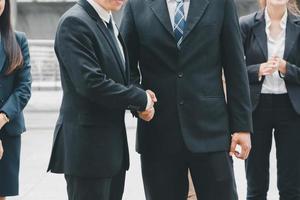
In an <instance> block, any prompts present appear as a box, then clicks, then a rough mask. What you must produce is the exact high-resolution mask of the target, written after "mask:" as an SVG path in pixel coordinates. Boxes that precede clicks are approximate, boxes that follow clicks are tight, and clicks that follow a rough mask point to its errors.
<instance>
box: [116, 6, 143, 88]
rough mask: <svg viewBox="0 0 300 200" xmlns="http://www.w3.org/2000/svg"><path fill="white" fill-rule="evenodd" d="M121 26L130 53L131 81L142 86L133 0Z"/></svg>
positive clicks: (126, 8) (125, 11)
mask: <svg viewBox="0 0 300 200" xmlns="http://www.w3.org/2000/svg"><path fill="white" fill-rule="evenodd" d="M122 19H123V20H122V23H121V26H120V32H121V34H122V36H123V38H124V41H125V44H126V46H127V49H128V55H129V60H130V81H131V83H132V84H134V85H136V86H137V87H140V88H142V86H141V84H140V82H141V74H140V70H139V67H138V61H139V36H138V34H137V31H136V28H135V21H134V17H133V13H132V7H131V2H130V1H128V2H127V4H126V6H125V9H124V15H123V18H122Z"/></svg>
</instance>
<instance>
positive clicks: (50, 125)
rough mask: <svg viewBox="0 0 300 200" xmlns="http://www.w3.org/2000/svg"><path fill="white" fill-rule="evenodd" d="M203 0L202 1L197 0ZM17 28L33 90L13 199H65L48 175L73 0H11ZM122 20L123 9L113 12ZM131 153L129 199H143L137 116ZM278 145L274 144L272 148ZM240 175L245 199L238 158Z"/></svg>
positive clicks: (243, 10)
mask: <svg viewBox="0 0 300 200" xmlns="http://www.w3.org/2000/svg"><path fill="white" fill-rule="evenodd" d="M198 1H200V0H198ZM235 1H236V5H237V9H238V12H239V15H240V16H242V15H246V14H249V13H251V12H254V11H256V10H257V9H258V5H257V0H235ZM12 3H13V23H14V26H15V29H16V30H18V31H22V32H25V33H26V34H27V37H28V39H29V46H30V53H31V64H32V75H33V85H32V87H33V92H32V98H31V100H30V102H29V105H28V106H27V107H26V110H25V117H26V122H27V133H25V134H24V135H23V138H22V145H23V146H22V160H21V174H20V196H19V197H12V198H8V199H9V200H29V199H30V200H66V199H67V197H66V189H65V182H64V178H63V176H61V175H53V174H47V173H46V169H47V164H48V160H49V157H50V150H51V145H52V136H53V129H54V125H55V121H56V119H57V115H58V110H59V106H60V101H61V95H62V92H61V87H60V75H59V68H58V62H57V60H56V57H55V54H54V50H53V43H54V41H53V40H54V37H55V31H56V27H57V23H58V20H59V18H60V16H61V15H62V14H63V13H64V12H65V11H66V10H67V9H68V8H70V7H71V6H73V5H74V4H75V3H76V1H74V0H12ZM114 16H115V21H116V22H117V23H118V24H119V23H120V20H121V16H122V11H120V12H118V13H114ZM126 122H127V130H128V138H129V145H130V153H131V169H130V171H129V172H128V175H127V180H126V187H125V194H124V199H125V200H144V199H145V198H144V191H143V185H142V179H141V172H140V164H139V156H138V154H137V153H135V150H134V145H135V128H136V120H135V119H133V118H132V117H131V115H130V114H127V115H126ZM273 149H274V148H273ZM274 154H275V152H274V151H273V152H272V158H271V161H272V164H271V174H272V176H271V178H272V180H271V182H272V185H271V188H270V192H269V199H270V200H276V199H278V195H277V190H276V184H275V183H276V171H275V156H274ZM235 168H236V178H237V185H238V190H239V196H240V199H245V193H246V183H245V174H244V166H243V162H241V161H235Z"/></svg>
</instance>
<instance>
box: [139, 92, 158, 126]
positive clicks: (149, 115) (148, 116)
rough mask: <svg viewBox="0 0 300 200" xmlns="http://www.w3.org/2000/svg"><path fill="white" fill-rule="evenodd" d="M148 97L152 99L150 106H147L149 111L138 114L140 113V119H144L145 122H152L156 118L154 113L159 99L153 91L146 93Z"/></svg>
mask: <svg viewBox="0 0 300 200" xmlns="http://www.w3.org/2000/svg"><path fill="white" fill-rule="evenodd" d="M146 93H147V95H148V96H149V97H150V99H149V101H150V104H149V103H148V105H147V109H146V110H145V111H143V112H138V113H139V117H140V118H141V119H143V120H144V121H147V122H149V121H151V120H152V119H153V117H154V113H155V109H154V107H153V106H154V104H155V103H156V102H157V98H156V95H155V93H154V92H152V91H151V90H147V91H146Z"/></svg>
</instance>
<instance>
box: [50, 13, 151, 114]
mask: <svg viewBox="0 0 300 200" xmlns="http://www.w3.org/2000/svg"><path fill="white" fill-rule="evenodd" d="M95 42H96V38H95V36H94V35H93V34H92V31H91V30H90V28H89V27H88V26H87V24H85V23H84V22H82V21H81V19H78V18H74V17H72V18H71V17H70V18H67V19H65V21H64V22H63V23H62V24H61V26H60V28H59V30H58V33H57V36H56V42H55V50H56V53H57V55H58V58H59V61H60V63H63V65H64V66H65V69H66V71H67V73H68V76H69V78H70V79H71V81H72V83H73V84H74V87H75V89H76V92H78V93H79V94H80V95H82V96H84V97H86V98H88V99H89V100H91V101H93V102H95V103H98V104H100V105H102V106H105V107H108V108H112V109H115V108H118V109H127V108H131V109H134V110H141V111H143V110H145V107H146V104H147V95H146V92H145V91H143V90H141V89H139V88H137V87H134V86H129V87H126V86H124V85H122V84H119V83H116V82H115V81H114V80H112V79H109V78H108V77H107V76H106V74H105V73H104V72H103V71H102V69H101V66H100V62H99V60H98V58H97V56H96V50H95V49H94V43H95Z"/></svg>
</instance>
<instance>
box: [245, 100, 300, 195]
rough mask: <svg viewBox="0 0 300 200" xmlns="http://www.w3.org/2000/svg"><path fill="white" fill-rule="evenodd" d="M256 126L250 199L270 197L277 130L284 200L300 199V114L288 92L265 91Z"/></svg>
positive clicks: (249, 174)
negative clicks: (271, 171)
mask: <svg viewBox="0 0 300 200" xmlns="http://www.w3.org/2000/svg"><path fill="white" fill-rule="evenodd" d="M299 101H300V99H299ZM253 126H254V133H253V135H252V150H251V153H250V156H249V158H248V160H247V161H246V175H247V183H248V191H247V200H266V199H267V192H268V189H269V168H270V167H269V160H270V151H271V147H272V139H273V133H274V138H275V144H276V156H277V171H278V184H277V185H278V189H279V195H280V200H300V154H299V152H300V149H299V145H300V116H299V115H297V113H295V111H294V109H293V107H292V105H291V103H290V100H289V97H288V95H271V94H270V95H268V94H262V95H261V99H260V103H259V105H258V108H257V109H256V110H255V112H254V113H253Z"/></svg>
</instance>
